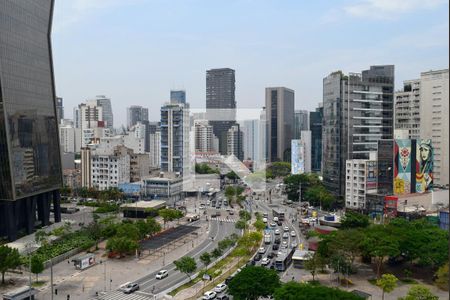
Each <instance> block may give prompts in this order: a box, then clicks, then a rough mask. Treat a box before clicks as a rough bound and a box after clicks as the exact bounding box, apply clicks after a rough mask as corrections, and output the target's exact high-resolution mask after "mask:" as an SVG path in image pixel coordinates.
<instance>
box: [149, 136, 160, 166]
mask: <svg viewBox="0 0 450 300" xmlns="http://www.w3.org/2000/svg"><path fill="white" fill-rule="evenodd" d="M149 138H150V166H151V167H153V168H160V167H161V131H160V130H159V128H158V130H156V131H155V132H153V133H150V136H149Z"/></svg>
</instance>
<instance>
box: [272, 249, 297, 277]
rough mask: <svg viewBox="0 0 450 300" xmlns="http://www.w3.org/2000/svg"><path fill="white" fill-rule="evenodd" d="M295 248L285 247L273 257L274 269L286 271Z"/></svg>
mask: <svg viewBox="0 0 450 300" xmlns="http://www.w3.org/2000/svg"><path fill="white" fill-rule="evenodd" d="M294 252H295V248H292V249H286V250H285V252H282V253H280V254H278V256H277V258H276V259H275V270H277V271H280V272H283V271H286V270H287V268H288V267H289V265H290V264H291V262H292V256H293V255H294Z"/></svg>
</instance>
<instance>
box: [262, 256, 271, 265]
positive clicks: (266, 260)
mask: <svg viewBox="0 0 450 300" xmlns="http://www.w3.org/2000/svg"><path fill="white" fill-rule="evenodd" d="M269 263H270V259H268V258H267V257H264V258H263V259H262V260H261V265H263V266H267V265H268V264H269Z"/></svg>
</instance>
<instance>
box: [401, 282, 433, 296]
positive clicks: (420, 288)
mask: <svg viewBox="0 0 450 300" xmlns="http://www.w3.org/2000/svg"><path fill="white" fill-rule="evenodd" d="M399 300H439V297H438V296H435V295H433V293H431V292H430V290H429V289H428V288H427V287H426V286H424V285H420V284H415V285H413V286H412V287H411V288H410V289H409V291H408V294H406V297H402V298H399Z"/></svg>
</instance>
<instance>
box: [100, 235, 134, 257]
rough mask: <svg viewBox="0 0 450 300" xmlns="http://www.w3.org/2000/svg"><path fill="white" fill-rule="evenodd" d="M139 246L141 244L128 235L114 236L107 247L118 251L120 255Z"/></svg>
mask: <svg viewBox="0 0 450 300" xmlns="http://www.w3.org/2000/svg"><path fill="white" fill-rule="evenodd" d="M138 248H139V244H138V243H137V242H136V241H135V240H132V239H130V238H127V237H113V238H110V239H109V240H108V242H107V243H106V249H108V250H109V251H112V252H117V253H118V254H119V255H121V256H122V255H124V254H128V253H132V252H134V251H136V249H138Z"/></svg>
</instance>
